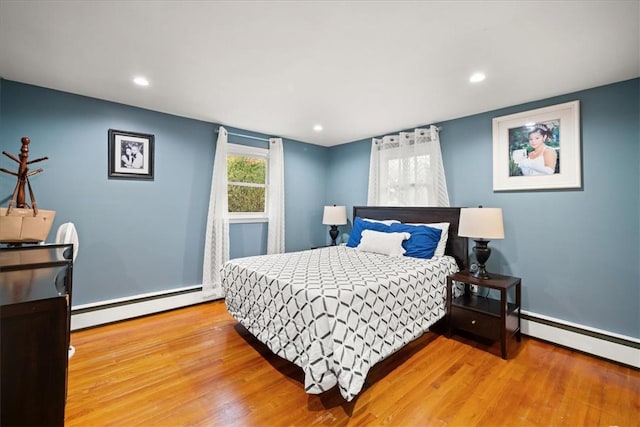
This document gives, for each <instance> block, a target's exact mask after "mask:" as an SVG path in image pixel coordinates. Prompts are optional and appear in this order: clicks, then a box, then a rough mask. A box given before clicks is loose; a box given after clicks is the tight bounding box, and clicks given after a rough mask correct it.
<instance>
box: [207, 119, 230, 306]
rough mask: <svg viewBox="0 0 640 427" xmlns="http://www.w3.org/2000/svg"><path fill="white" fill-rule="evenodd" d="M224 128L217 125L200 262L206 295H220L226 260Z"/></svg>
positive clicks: (225, 147)
mask: <svg viewBox="0 0 640 427" xmlns="http://www.w3.org/2000/svg"><path fill="white" fill-rule="evenodd" d="M227 136H228V135H227V130H226V129H225V128H223V127H222V126H220V128H219V129H218V141H217V142H216V154H215V159H214V161H213V176H212V178H211V195H210V197H209V214H208V216H207V232H206V236H205V245H204V262H203V266H202V294H203V298H205V299H216V298H221V297H222V296H223V294H222V285H221V280H220V279H221V278H220V269H221V268H222V265H223V264H224V263H225V262H227V261H228V260H229V218H228V216H227V205H228V198H227Z"/></svg>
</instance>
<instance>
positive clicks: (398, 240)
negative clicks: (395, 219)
mask: <svg viewBox="0 0 640 427" xmlns="http://www.w3.org/2000/svg"><path fill="white" fill-rule="evenodd" d="M410 237H411V234H410V233H383V232H381V231H375V230H363V231H362V239H360V244H359V245H358V246H357V249H358V250H361V251H363V252H374V253H377V254H382V255H389V256H395V257H399V256H402V255H404V253H405V252H406V250H405V249H404V248H403V247H402V242H404V241H405V240H407V239H408V238H410Z"/></svg>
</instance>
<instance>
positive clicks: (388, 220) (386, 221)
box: [361, 218, 400, 225]
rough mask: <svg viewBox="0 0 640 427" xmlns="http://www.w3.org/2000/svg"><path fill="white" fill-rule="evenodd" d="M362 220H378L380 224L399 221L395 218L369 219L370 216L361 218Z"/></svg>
mask: <svg viewBox="0 0 640 427" xmlns="http://www.w3.org/2000/svg"><path fill="white" fill-rule="evenodd" d="M361 219H362V220H364V221H369V222H379V223H380V224H384V225H391V224H398V223H400V221H398V220H396V219H382V220H380V219H370V218H361Z"/></svg>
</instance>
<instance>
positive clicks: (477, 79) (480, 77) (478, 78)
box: [469, 73, 487, 83]
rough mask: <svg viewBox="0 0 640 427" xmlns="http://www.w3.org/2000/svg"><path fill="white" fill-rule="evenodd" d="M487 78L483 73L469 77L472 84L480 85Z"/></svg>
mask: <svg viewBox="0 0 640 427" xmlns="http://www.w3.org/2000/svg"><path fill="white" fill-rule="evenodd" d="M486 77H487V76H485V75H484V74H483V73H474V74H472V75H471V77H469V81H470V82H471V83H478V82H481V81H483V80H484V79H485V78H486Z"/></svg>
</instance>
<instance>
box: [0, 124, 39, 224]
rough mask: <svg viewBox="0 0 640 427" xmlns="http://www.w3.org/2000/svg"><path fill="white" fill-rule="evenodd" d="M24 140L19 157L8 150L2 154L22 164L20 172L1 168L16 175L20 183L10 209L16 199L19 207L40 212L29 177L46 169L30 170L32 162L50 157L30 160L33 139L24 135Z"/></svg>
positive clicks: (15, 189) (14, 192)
mask: <svg viewBox="0 0 640 427" xmlns="http://www.w3.org/2000/svg"><path fill="white" fill-rule="evenodd" d="M20 141H22V148H20V156H19V159H17V158H16V157H15V156H13V155H12V154H9V153H7V152H6V151H3V152H2V154H4V155H5V156H7V157H8V158H10V159H11V160H13V161H14V162H16V163H18V164H19V165H20V166H19V167H18V173H15V172H11V171H10V170H7V169H5V168H0V171H2V172H4V173H8V174H10V175H13V176H16V177H17V178H18V183H17V184H16V186H15V188H14V189H13V194H12V195H11V201H10V202H9V211H11V209H12V208H13V204H14V200H15V204H16V206H15V207H17V208H32V209H33V210H34V211H35V213H36V214H37V213H38V204H37V203H36V200H35V198H34V197H33V190H32V189H31V183H30V182H29V177H30V176H33V175H37V174H39V173H40V172H44V169H42V168H39V169H36V170H34V171H32V172H29V165H30V164H32V163H37V162H41V161H43V160H48V159H49V158H48V157H40V158H39V159H35V160H31V161H28V160H27V159H28V158H29V144H30V143H31V140H30V139H29V138H27V137H26V136H23V137H22V139H21V140H20ZM25 184H26V185H27V187H29V197H30V198H31V205H32V206H29V205H28V204H27V200H26V196H25V193H24V187H25Z"/></svg>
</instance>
